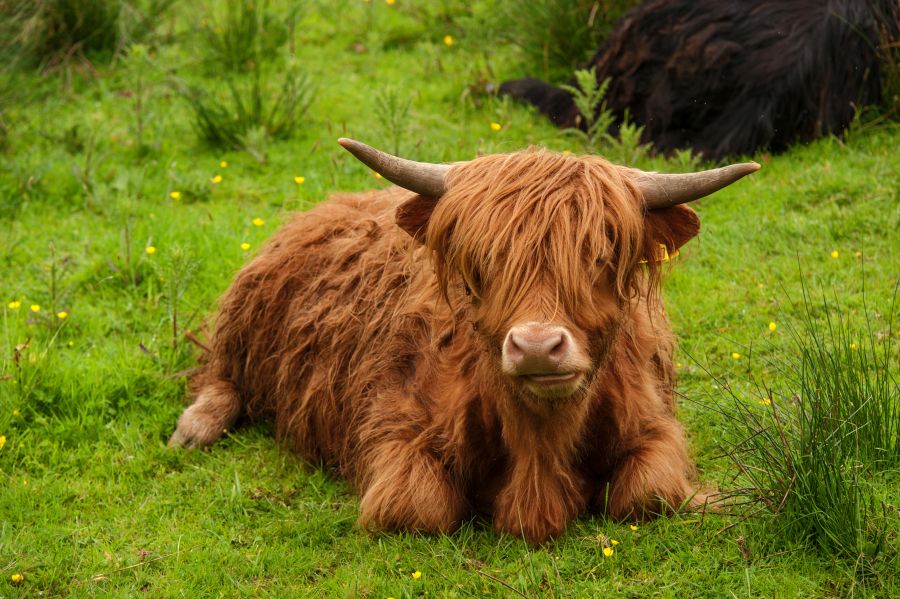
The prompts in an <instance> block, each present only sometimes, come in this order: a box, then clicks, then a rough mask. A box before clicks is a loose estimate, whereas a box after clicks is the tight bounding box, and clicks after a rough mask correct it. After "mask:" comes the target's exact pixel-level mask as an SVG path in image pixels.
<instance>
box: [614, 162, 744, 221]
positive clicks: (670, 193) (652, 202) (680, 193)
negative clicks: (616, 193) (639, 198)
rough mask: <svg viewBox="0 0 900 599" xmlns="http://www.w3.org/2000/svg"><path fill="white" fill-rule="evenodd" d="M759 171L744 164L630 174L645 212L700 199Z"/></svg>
mask: <svg viewBox="0 0 900 599" xmlns="http://www.w3.org/2000/svg"><path fill="white" fill-rule="evenodd" d="M758 170H759V165H758V164H757V163H755V162H744V163H741V164H730V165H728V166H723V167H721V168H714V169H711V170H708V171H700V172H698V173H686V174H666V173H648V172H645V171H641V170H638V169H629V172H630V174H631V179H632V181H634V183H635V185H637V187H638V189H640V190H641V194H643V196H644V204H645V205H646V206H647V209H648V210H658V209H660V208H669V207H671V206H675V205H676V204H684V203H686V202H692V201H694V200H699V199H700V198H702V197H704V196H708V195H709V194H711V193H715V192H717V191H719V190H720V189H722V188H723V187H726V186H728V185H731V184H732V183H734V182H735V181H737V180H738V179H740V178H741V177H743V176H745V175H749V174H750V173H755V172H756V171H758Z"/></svg>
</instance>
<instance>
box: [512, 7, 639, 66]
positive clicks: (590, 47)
mask: <svg viewBox="0 0 900 599" xmlns="http://www.w3.org/2000/svg"><path fill="white" fill-rule="evenodd" d="M637 4H638V0H534V1H533V2H516V1H512V0H501V1H500V2H499V5H500V10H499V13H500V18H501V20H502V21H503V23H504V25H503V33H502V35H503V37H504V38H506V39H507V40H508V41H509V42H511V43H512V44H514V45H516V46H518V47H519V48H520V49H521V50H522V52H523V53H524V55H525V57H526V59H527V60H528V61H529V62H530V63H531V64H532V65H534V67H538V68H539V69H540V72H542V73H543V77H544V78H545V79H550V80H560V79H568V78H569V77H570V76H571V73H572V71H573V70H574V69H575V68H577V67H579V66H581V65H582V64H583V63H584V62H585V61H587V59H588V58H589V57H590V56H591V55H592V54H593V53H594V52H595V51H596V50H597V47H598V46H599V45H600V43H601V42H602V41H603V40H604V39H605V38H606V36H607V35H609V33H610V31H612V28H613V25H614V24H615V22H616V21H617V20H618V19H619V17H621V16H622V15H623V14H624V13H625V12H626V11H627V10H628V9H629V8H631V7H633V6H635V5H637Z"/></svg>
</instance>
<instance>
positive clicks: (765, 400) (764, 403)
mask: <svg viewBox="0 0 900 599" xmlns="http://www.w3.org/2000/svg"><path fill="white" fill-rule="evenodd" d="M759 405H761V406H771V405H772V400H771V399H769V398H768V397H763V398H762V399H761V400H759Z"/></svg>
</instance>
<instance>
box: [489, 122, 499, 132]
mask: <svg viewBox="0 0 900 599" xmlns="http://www.w3.org/2000/svg"><path fill="white" fill-rule="evenodd" d="M501 128H502V127H501V126H500V123H491V129H492V130H494V131H499V130H500V129H501Z"/></svg>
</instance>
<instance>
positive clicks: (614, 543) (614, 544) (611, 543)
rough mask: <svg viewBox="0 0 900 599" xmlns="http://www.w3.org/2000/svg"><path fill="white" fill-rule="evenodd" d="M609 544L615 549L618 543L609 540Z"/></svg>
mask: <svg viewBox="0 0 900 599" xmlns="http://www.w3.org/2000/svg"><path fill="white" fill-rule="evenodd" d="M609 543H610V545H612V546H613V547H615V546H616V545H618V544H619V542H618V541H617V540H615V539H610V540H609Z"/></svg>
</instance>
